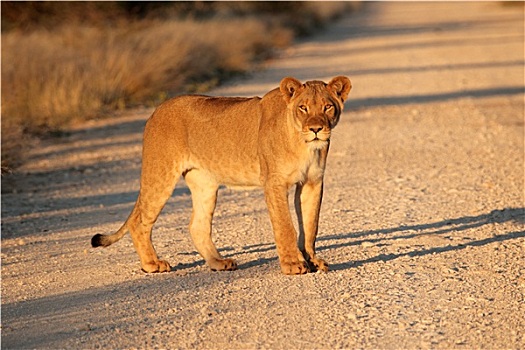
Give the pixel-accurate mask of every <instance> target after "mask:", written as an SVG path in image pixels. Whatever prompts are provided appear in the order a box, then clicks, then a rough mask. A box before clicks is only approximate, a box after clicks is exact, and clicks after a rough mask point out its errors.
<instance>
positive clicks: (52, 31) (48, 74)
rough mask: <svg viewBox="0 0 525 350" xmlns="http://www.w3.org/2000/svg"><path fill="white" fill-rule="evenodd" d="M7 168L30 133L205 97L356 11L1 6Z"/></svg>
mask: <svg viewBox="0 0 525 350" xmlns="http://www.w3.org/2000/svg"><path fill="white" fill-rule="evenodd" d="M1 5H2V171H5V170H7V169H9V168H10V167H15V166H16V165H18V164H19V163H20V162H21V161H23V153H24V149H25V148H26V147H27V145H28V144H29V142H28V141H29V140H30V138H31V137H34V136H40V135H45V134H49V133H50V132H53V133H54V132H57V131H60V130H63V129H64V128H66V127H67V126H68V125H70V123H72V122H75V121H79V120H85V119H88V118H94V117H101V116H107V115H111V114H112V113H113V112H114V111H116V110H121V109H124V108H128V107H130V106H134V105H138V104H157V103H159V102H160V101H161V100H163V99H165V98H167V97H169V96H173V95H176V94H179V93H183V92H202V91H203V90H206V89H208V88H210V87H213V86H215V85H216V84H218V83H220V82H221V81H222V80H224V79H225V78H228V77H230V76H232V75H234V74H239V73H242V72H245V71H247V70H249V69H250V68H251V67H253V64H254V63H256V62H258V61H260V60H264V59H266V58H268V57H271V55H272V52H274V50H275V49H276V48H283V47H285V46H287V45H289V44H290V43H291V41H292V40H293V38H294V37H295V36H297V35H303V34H308V33H310V32H312V31H313V30H315V29H316V28H318V27H319V26H321V25H323V24H325V23H326V22H328V21H329V20H331V19H333V18H335V17H336V16H337V15H340V14H341V13H343V12H344V11H345V10H348V9H350V8H351V7H352V4H351V3H339V2H304V3H303V2H2V4H1Z"/></svg>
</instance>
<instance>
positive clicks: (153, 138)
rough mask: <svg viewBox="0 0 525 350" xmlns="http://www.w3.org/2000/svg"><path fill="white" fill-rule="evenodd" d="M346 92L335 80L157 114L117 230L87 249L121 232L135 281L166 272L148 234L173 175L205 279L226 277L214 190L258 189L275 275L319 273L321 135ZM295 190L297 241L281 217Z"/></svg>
mask: <svg viewBox="0 0 525 350" xmlns="http://www.w3.org/2000/svg"><path fill="white" fill-rule="evenodd" d="M351 87H352V85H351V83H350V80H349V79H348V78H347V77H343V76H338V77H335V78H333V79H332V80H331V81H330V82H329V83H328V84H326V83H324V82H322V81H307V82H306V83H304V84H302V83H301V82H300V81H298V80H297V79H294V78H290V77H288V78H284V79H283V80H282V81H281V83H280V87H279V88H276V89H274V90H272V91H270V92H268V93H267V94H266V95H265V96H264V97H263V98H260V97H253V98H229V97H209V96H180V97H176V98H173V99H171V100H168V101H166V102H164V103H163V104H161V105H160V106H159V107H158V108H157V109H156V110H155V112H154V113H153V115H152V116H151V117H150V118H149V120H148V121H147V123H146V128H145V130H144V145H143V155H142V175H141V183H140V193H139V196H138V199H137V202H136V203H135V207H134V208H133V211H132V212H131V214H130V216H129V217H128V219H127V220H126V222H125V223H124V225H123V226H122V227H121V228H120V229H119V230H118V231H117V232H116V233H114V234H112V235H101V234H97V235H95V236H93V238H92V239H91V244H92V246H93V247H99V246H104V247H107V246H109V245H111V244H113V243H115V242H116V241H118V240H119V239H121V238H122V237H123V236H124V235H125V234H126V232H127V231H128V230H129V231H130V232H131V238H132V240H133V245H134V246H135V249H136V250H137V253H138V255H139V257H140V262H141V265H142V269H143V270H144V271H145V272H166V271H170V270H171V267H170V265H169V264H168V262H166V261H163V260H159V259H158V257H157V254H156V252H155V249H154V248H153V244H152V241H151V229H152V226H153V224H154V223H155V221H156V220H157V217H158V215H159V213H160V211H161V210H162V208H163V207H164V204H165V203H166V201H167V200H168V198H169V197H170V196H171V194H172V192H173V189H174V187H175V184H176V182H177V181H178V179H179V177H180V176H181V175H183V176H184V178H185V180H186V183H187V185H188V187H189V189H190V191H191V195H192V202H193V213H192V215H191V222H190V227H189V228H190V233H191V238H192V240H193V242H194V244H195V247H196V248H197V250H198V252H199V253H200V255H202V257H203V258H204V259H205V260H206V263H207V264H208V265H209V266H210V267H211V269H212V270H235V269H236V268H237V263H236V262H235V260H233V259H224V258H222V257H221V255H220V254H219V253H218V252H217V249H216V248H215V245H214V244H213V242H212V238H211V223H212V217H213V211H214V209H215V204H216V199H217V190H218V188H219V185H226V186H236V187H238V186H241V187H242V186H250V187H251V186H261V187H263V188H264V194H265V198H266V203H267V205H268V210H269V213H270V219H271V223H272V227H273V231H274V236H275V243H276V245H277V253H278V255H279V260H280V264H281V271H282V272H283V273H285V274H303V273H306V272H309V271H318V270H320V271H328V264H327V263H326V262H325V261H324V260H322V259H319V258H318V257H317V256H316V255H315V239H316V236H317V224H318V222H319V210H320V207H321V200H322V195H323V176H324V170H325V165H326V157H327V154H328V148H329V145H330V134H331V131H332V129H333V128H334V127H335V125H336V124H337V122H338V121H339V117H340V115H341V112H342V110H343V103H344V101H345V100H346V98H347V96H348V93H349V92H350V89H351ZM293 185H296V191H295V210H296V213H297V216H298V222H299V239H297V233H296V231H295V229H294V225H293V222H292V217H291V215H290V211H289V208H288V190H289V189H290V188H291V186H293Z"/></svg>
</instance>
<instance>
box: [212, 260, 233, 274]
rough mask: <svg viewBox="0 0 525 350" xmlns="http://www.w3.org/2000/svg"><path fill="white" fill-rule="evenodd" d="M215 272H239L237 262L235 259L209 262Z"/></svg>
mask: <svg viewBox="0 0 525 350" xmlns="http://www.w3.org/2000/svg"><path fill="white" fill-rule="evenodd" d="M208 265H209V266H210V268H211V269H212V270H213V271H234V270H237V262H236V261H235V260H233V259H214V260H213V261H210V262H208Z"/></svg>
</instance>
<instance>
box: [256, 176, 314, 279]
mask: <svg viewBox="0 0 525 350" xmlns="http://www.w3.org/2000/svg"><path fill="white" fill-rule="evenodd" d="M264 194H265V197H266V203H267V205H268V211H269V213H270V220H271V222H272V227H273V233H274V236H275V244H276V246H277V253H278V254H279V261H280V263H281V271H282V273H284V274H286V275H298V274H304V273H307V272H309V269H308V265H307V263H306V261H305V260H304V257H303V254H302V253H301V252H300V251H299V248H298V247H297V233H296V232H295V228H294V227H293V222H292V217H291V215H290V210H289V207H288V188H287V187H286V186H285V185H282V184H279V183H277V184H276V183H275V182H274V183H272V182H267V183H266V185H265V191H264Z"/></svg>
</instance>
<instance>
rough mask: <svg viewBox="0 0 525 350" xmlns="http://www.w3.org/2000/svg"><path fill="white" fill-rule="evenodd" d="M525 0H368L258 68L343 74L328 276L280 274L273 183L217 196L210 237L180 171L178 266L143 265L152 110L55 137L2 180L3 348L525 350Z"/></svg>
mask: <svg viewBox="0 0 525 350" xmlns="http://www.w3.org/2000/svg"><path fill="white" fill-rule="evenodd" d="M522 10H523V8H522V7H521V8H520V7H516V6H511V7H505V6H503V5H501V4H496V3H491V2H483V3H448V2H446V3H432V2H431V3H417V2H416V3H367V4H366V5H365V8H364V9H363V10H362V11H361V12H359V13H357V14H354V15H352V16H350V17H348V18H345V19H343V20H342V21H341V22H339V23H337V24H336V25H334V26H333V27H331V28H330V29H328V30H326V31H325V32H323V33H322V34H321V35H318V36H316V37H313V38H311V39H309V40H308V41H304V42H300V43H298V44H297V45H295V46H294V47H292V48H290V49H289V50H288V51H286V52H285V53H284V54H283V57H282V58H280V59H276V60H275V61H273V62H271V63H270V64H269V65H268V67H267V69H266V70H264V71H261V72H258V73H255V74H254V75H253V77H252V78H250V79H247V80H243V81H239V82H237V83H235V84H231V85H229V86H225V87H222V88H221V89H218V90H216V91H213V94H216V95H220V94H228V95H261V94H263V93H264V92H266V91H267V90H269V89H270V88H274V87H276V86H277V85H278V83H279V81H280V79H281V78H282V77H284V76H288V75H291V76H295V77H297V78H299V79H303V80H304V79H329V78H331V77H332V76H334V75H340V74H343V75H348V76H349V77H350V78H351V79H352V82H353V86H354V87H353V90H352V92H351V95H350V101H349V102H348V103H347V106H346V111H345V113H344V115H343V116H342V119H341V122H340V124H339V126H338V128H337V129H336V130H335V134H334V136H333V140H332V141H333V142H332V147H331V153H330V155H329V160H328V167H327V174H326V190H325V198H324V202H323V207H322V213H321V223H320V237H319V241H318V251H319V254H320V255H321V256H322V257H323V258H325V259H326V260H327V261H328V262H329V263H331V269H332V270H331V271H330V272H329V273H327V274H308V275H304V276H284V275H282V274H280V272H279V266H278V261H277V258H276V256H277V255H276V251H275V247H274V243H273V238H272V232H271V227H270V222H269V219H268V215H267V212H266V208H265V204H264V199H263V195H262V193H261V192H260V191H248V192H238V191H232V190H229V189H222V190H221V191H220V193H219V203H218V208H217V212H216V216H215V221H214V224H215V226H214V237H215V240H216V243H217V245H218V247H220V248H221V251H222V253H223V255H225V256H228V257H235V258H236V259H237V260H238V263H239V270H237V271H235V272H226V273H220V272H212V271H210V270H209V269H208V268H207V267H206V266H205V265H204V264H203V261H202V259H201V258H200V256H199V255H198V254H197V253H196V251H195V249H194V248H193V245H192V244H191V241H190V237H189V234H188V232H187V225H188V222H189V216H190V206H191V198H190V196H189V192H188V190H187V188H186V187H185V186H184V183H183V182H182V181H181V183H180V184H179V186H178V187H177V189H176V190H175V192H174V195H173V197H172V198H171V199H170V201H169V203H168V205H167V206H166V208H165V209H164V211H163V214H162V215H161V217H160V219H159V221H158V224H157V225H156V227H155V230H154V242H156V246H157V250H158V252H159V254H160V256H161V257H162V258H165V259H167V260H168V261H170V262H171V264H172V266H174V267H175V271H173V272H172V273H168V274H156V275H146V274H144V273H142V272H140V269H139V263H138V258H137V256H136V254H135V252H134V249H133V246H132V243H131V239H130V237H129V236H127V237H125V238H124V239H123V240H122V241H120V242H119V243H118V244H115V245H114V246H112V247H110V248H107V249H92V248H90V246H89V241H90V238H91V236H92V235H93V234H95V233H109V232H112V231H114V230H116V229H118V228H119V227H120V225H121V224H122V222H123V221H124V220H125V219H126V217H127V215H128V214H129V212H130V210H131V208H132V205H133V203H134V200H135V198H136V195H137V191H138V187H139V186H138V185H139V182H138V181H139V172H140V150H141V132H142V128H143V126H144V122H145V120H146V119H147V117H148V116H149V114H150V113H151V110H140V111H136V112H135V113H130V114H129V115H126V116H123V117H122V118H117V119H114V120H105V121H99V122H91V123H88V124H84V125H81V126H79V127H77V128H76V129H74V130H73V131H72V132H71V135H69V136H68V137H66V138H62V139H60V140H57V141H55V142H51V141H50V142H47V143H43V144H42V145H41V146H40V147H38V148H37V149H35V150H34V152H33V154H32V161H31V162H30V163H28V164H27V165H25V166H24V168H22V169H21V172H20V173H19V174H15V175H13V176H10V177H7V178H3V179H2V182H3V186H2V190H3V194H2V347H3V348H6V349H7V348H9V349H19V348H50V349H51V348H53V349H55V348H67V349H74V348H86V349H91V348H104V349H110V348H170V349H176V348H182V349H185V348H191V349H194V348H195V349H229V348H243V349H244V348H270V349H285V348H286V349H288V348H292V349H299V348H308V349H334V348H382V349H383V348H394V349H398V348H439V349H451V348H456V349H479V348H487V349H503V348H505V349H523V348H524V347H525V300H524V293H525V211H524V210H525V209H524V192H523V190H524V173H523V171H524V149H523V145H524V139H523V138H524V134H523V132H524V125H523V121H524V110H523V108H524V100H523V97H524V96H523V91H524V90H523V89H524V82H523V77H524V56H523V55H524V44H523V43H524V37H523V23H524V22H523V12H522Z"/></svg>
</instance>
